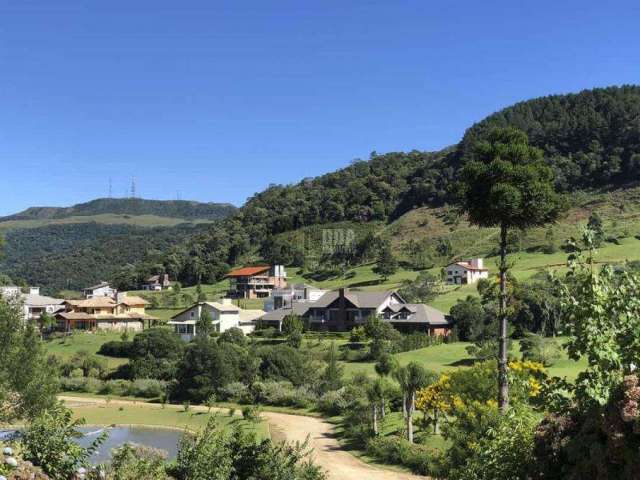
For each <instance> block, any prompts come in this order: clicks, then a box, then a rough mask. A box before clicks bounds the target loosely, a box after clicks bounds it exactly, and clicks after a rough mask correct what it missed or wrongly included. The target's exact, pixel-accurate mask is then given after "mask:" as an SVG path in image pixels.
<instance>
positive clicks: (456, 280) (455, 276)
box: [445, 258, 489, 285]
mask: <svg viewBox="0 0 640 480" xmlns="http://www.w3.org/2000/svg"><path fill="white" fill-rule="evenodd" d="M483 264H484V262H483V260H482V258H472V259H471V260H461V261H459V262H454V263H450V264H449V265H447V266H446V268H445V271H446V273H447V283H449V284H451V285H465V284H467V283H476V282H477V281H478V280H480V279H481V278H489V270H488V269H486V268H484V265H483Z"/></svg>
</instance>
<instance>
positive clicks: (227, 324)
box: [171, 303, 249, 341]
mask: <svg viewBox="0 0 640 480" xmlns="http://www.w3.org/2000/svg"><path fill="white" fill-rule="evenodd" d="M203 308H204V309H206V310H207V311H208V312H209V314H210V315H211V323H212V324H213V326H214V328H215V330H216V331H218V332H220V333H222V332H226V331H227V330H229V329H230V328H233V327H237V328H240V315H239V314H238V310H233V311H221V310H218V309H217V308H215V306H213V305H209V304H208V303H204V304H196V305H193V306H192V307H191V308H189V309H187V310H185V311H183V312H181V313H179V314H178V315H176V316H175V317H173V318H172V320H171V324H172V325H173V326H174V332H175V333H178V334H180V336H181V337H182V339H183V340H186V341H189V340H192V339H193V337H194V336H195V335H197V333H198V332H197V326H196V325H195V323H197V322H198V320H199V319H200V315H201V314H202V309H203ZM177 324H184V325H188V324H193V328H192V329H189V328H186V327H185V326H183V325H177ZM248 327H249V326H247V329H248ZM242 330H243V331H245V329H242ZM245 333H247V332H245Z"/></svg>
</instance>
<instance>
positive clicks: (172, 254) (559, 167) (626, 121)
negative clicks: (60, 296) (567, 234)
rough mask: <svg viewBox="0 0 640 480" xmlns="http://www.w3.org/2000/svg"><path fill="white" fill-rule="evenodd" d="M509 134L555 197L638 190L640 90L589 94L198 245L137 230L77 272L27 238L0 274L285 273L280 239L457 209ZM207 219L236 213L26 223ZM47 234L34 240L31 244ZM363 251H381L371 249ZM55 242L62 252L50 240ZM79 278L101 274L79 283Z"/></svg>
mask: <svg viewBox="0 0 640 480" xmlns="http://www.w3.org/2000/svg"><path fill="white" fill-rule="evenodd" d="M506 125H512V126H515V127H517V128H519V129H521V130H523V131H525V132H526V133H527V134H528V136H529V139H530V143H531V144H533V145H535V146H537V147H539V148H541V149H542V150H543V152H544V158H545V161H546V162H547V163H548V164H549V165H550V166H552V167H553V168H554V170H555V179H556V188H557V190H558V191H560V192H570V191H575V190H585V189H591V190H592V189H608V188H613V187H623V186H627V185H633V184H636V183H637V182H638V179H639V178H640V86H622V87H610V88H600V89H593V90H587V91H583V92H580V93H577V94H569V95H553V96H548V97H543V98H538V99H533V100H528V101H525V102H521V103H518V104H516V105H513V106H511V107H508V108H505V109H504V110H501V111H499V112H497V113H494V114H492V115H490V116H488V117H487V118H486V119H484V120H482V121H481V122H479V123H477V124H475V125H473V126H472V127H471V128H469V129H468V130H467V131H466V132H465V134H464V137H463V138H462V141H461V142H460V143H459V144H458V145H455V146H452V147H449V148H447V149H444V150H442V151H440V152H419V151H411V152H408V153H403V152H392V153H386V154H384V155H379V154H377V153H375V152H373V153H372V154H371V156H370V158H369V159H368V160H354V161H353V162H352V163H351V165H349V166H348V167H346V168H343V169H341V170H338V171H335V172H332V173H328V174H326V175H322V176H319V177H316V178H307V179H304V180H302V181H300V182H299V183H296V184H292V185H271V186H270V187H269V188H267V189H266V190H264V191H262V192H260V193H257V194H255V195H254V196H253V197H251V198H250V199H249V200H248V201H247V203H246V204H245V205H244V206H243V207H241V208H240V209H237V210H235V211H234V213H233V214H231V215H230V216H228V217H227V218H225V219H222V220H220V221H218V222H215V223H214V224H213V225H209V226H207V227H206V228H203V229H198V230H197V231H196V232H195V233H194V232H191V231H189V230H187V231H184V230H183V229H180V228H177V229H169V230H166V229H165V230H162V229H157V230H155V231H154V232H153V233H144V234H141V233H140V231H138V230H136V229H132V230H131V231H132V232H137V233H135V234H132V235H133V236H132V240H131V242H132V245H138V247H133V248H130V249H128V250H127V251H126V252H123V253H122V254H120V253H119V249H118V248H117V247H116V248H114V247H112V246H109V245H108V244H109V242H104V241H101V242H100V245H99V248H97V249H95V252H105V253H92V256H91V257H90V258H91V260H86V259H85V260H83V262H86V263H83V265H82V267H77V266H74V264H75V263H76V262H75V261H71V262H68V261H63V258H64V259H66V260H68V259H69V258H73V257H69V255H68V253H67V254H66V255H63V254H60V253H59V250H56V249H55V248H49V246H48V245H47V243H46V242H45V243H37V242H28V241H26V238H28V237H29V234H27V233H13V234H10V235H9V242H8V243H9V245H8V248H7V258H6V260H5V263H4V271H5V272H7V273H10V274H14V275H17V276H18V278H22V279H28V280H29V281H36V280H37V281H40V282H42V283H44V284H46V285H56V286H59V284H60V281H58V280H57V279H63V278H65V279H66V278H68V276H67V274H68V275H70V276H71V278H74V280H73V282H72V283H74V285H75V284H78V283H86V280H88V278H90V277H91V278H95V279H99V278H104V277H105V276H106V277H108V276H109V272H112V273H113V272H114V271H116V270H117V275H118V278H120V279H126V278H128V279H129V283H134V282H135V279H136V278H138V277H139V276H140V275H142V274H144V273H146V272H148V271H153V270H157V269H163V270H165V271H167V272H169V273H170V274H171V275H172V276H173V277H174V278H177V279H179V280H180V281H182V282H183V283H185V284H194V283H196V282H197V281H202V282H214V281H216V280H219V279H220V278H221V277H222V276H223V275H224V273H225V272H226V271H227V270H228V269H229V268H230V266H232V265H234V264H235V263H237V262H239V261H240V262H242V261H246V260H247V259H251V258H255V257H256V256H261V257H263V258H265V259H267V260H271V259H281V261H284V262H285V263H286V262H287V259H292V258H295V257H296V255H297V253H298V252H296V251H295V248H292V246H291V245H287V244H284V243H283V242H282V241H280V242H279V241H278V239H277V238H276V236H277V235H278V234H281V233H283V232H292V231H295V230H299V229H301V228H303V227H310V226H314V225H323V224H327V223H336V222H342V221H346V222H356V223H358V224H363V225H364V224H372V223H374V222H375V223H379V224H385V223H386V222H389V221H391V220H394V219H396V218H398V217H400V216H401V215H402V214H404V213H406V212H408V211H410V210H412V209H414V208H416V207H420V206H431V207H438V206H443V205H447V204H451V203H453V202H454V200H455V198H454V196H453V195H454V193H453V192H454V190H455V189H454V188H452V187H453V186H454V184H455V181H456V179H457V173H458V170H459V169H460V168H461V166H462V165H464V163H465V162H466V161H468V160H469V159H471V158H473V155H474V152H473V149H472V145H473V144H474V143H475V142H476V141H477V140H478V139H481V138H483V137H484V136H485V135H486V134H487V133H488V132H489V131H491V130H492V129H493V128H495V127H502V126H506ZM203 209H204V210H205V213H203ZM207 209H211V210H210V212H211V217H207V218H217V217H216V214H215V213H214V212H218V213H219V214H220V215H222V214H229V213H231V212H232V211H233V207H229V206H224V205H214V204H195V205H194V204H193V203H191V202H161V204H157V205H156V204H155V203H154V202H152V201H147V200H139V199H128V200H111V199H99V200H95V201H93V202H89V203H87V204H83V205H78V206H75V207H71V209H61V210H55V211H50V210H49V209H47V210H44V211H43V210H39V209H29V210H27V211H25V212H23V213H22V214H19V216H20V218H43V216H47V215H48V216H49V218H50V217H51V216H56V215H63V216H64V215H80V214H89V212H90V213H93V214H95V213H107V212H108V213H125V212H126V213H129V214H133V213H135V214H142V213H148V214H162V215H164V216H177V217H180V218H195V217H197V218H202V216H203V215H206V211H208V210H207ZM85 212H86V213H85ZM87 228H88V229H89V230H95V229H98V228H99V227H96V226H93V227H87ZM109 228H110V227H109ZM109 228H108V229H109ZM125 230H126V229H125ZM47 232H48V231H47V230H38V231H36V232H32V235H36V236H37V235H45V234H47ZM176 232H178V233H177V234H176ZM83 235H84V232H83V231H82V230H78V231H77V232H76V233H74V234H73V237H74V239H75V240H77V241H79V242H80V243H79V247H77V248H76V247H73V251H74V255H78V254H77V253H76V252H80V251H83V250H82V249H83V248H88V250H86V251H90V250H93V247H91V248H90V247H84V245H85V243H83V240H82V237H83ZM123 235H127V233H125V231H124V230H123V233H122V235H116V237H115V238H114V239H113V243H114V244H116V245H119V244H120V242H123V243H124V242H125V240H124V238H125V237H124V236H123ZM19 236H25V240H24V241H23V240H20V241H19V242H17V241H12V239H17V238H18V237H19ZM142 238H145V239H150V238H153V239H154V241H153V242H151V241H150V240H141V239H142ZM159 239H166V241H158V240H159ZM358 240H362V241H363V242H365V243H366V242H369V243H370V244H371V243H375V242H373V241H372V239H371V238H365V239H358ZM48 241H49V240H47V242H48ZM128 241H129V240H127V242H128ZM51 242H52V245H56V244H57V243H56V242H57V240H56V241H54V240H53V235H52V238H51ZM136 242H138V243H136ZM285 243H286V242H285ZM289 243H290V242H289ZM18 244H19V245H18ZM143 245H144V247H143ZM43 246H46V248H43ZM145 248H153V249H155V250H162V252H163V253H162V254H161V255H159V256H157V255H156V256H154V257H153V259H152V260H149V258H148V257H144V251H143V250H144V249H145ZM367 248H368V247H367V245H363V246H362V249H361V250H362V252H361V253H362V255H361V256H366V255H367V253H366V251H367ZM34 252H37V253H34ZM107 252H108V253H107ZM58 255H60V256H58ZM85 257H86V258H89V256H88V255H85V256H84V257H82V258H85ZM27 259H29V261H28V262H27ZM34 259H35V260H34ZM130 262H136V264H137V267H136V268H134V269H133V270H132V269H131V267H129V266H127V267H125V269H117V268H116V267H121V266H125V265H128V264H129V263H130ZM78 268H80V270H82V269H85V268H86V269H87V271H92V272H94V273H93V274H91V275H89V273H87V275H79V274H78V273H77V272H78ZM35 272H41V273H37V274H36V273H35ZM126 283H127V282H126V281H124V282H123V284H126ZM65 286H67V285H65ZM75 286H77V285H75Z"/></svg>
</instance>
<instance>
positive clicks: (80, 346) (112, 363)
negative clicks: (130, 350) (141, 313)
mask: <svg viewBox="0 0 640 480" xmlns="http://www.w3.org/2000/svg"><path fill="white" fill-rule="evenodd" d="M120 335H121V334H120V333H111V332H100V333H84V332H78V333H74V334H73V335H71V336H69V337H64V338H56V339H53V340H47V341H46V342H45V344H44V345H45V348H46V349H47V352H48V353H50V354H53V355H56V356H58V357H60V358H61V359H63V360H67V359H69V358H71V357H72V356H73V355H75V354H76V353H78V352H81V351H85V352H88V353H90V354H95V353H96V352H97V351H98V350H99V349H100V346H101V345H102V344H103V343H106V342H109V341H113V340H120ZM98 357H99V358H102V359H104V360H105V361H106V362H107V365H108V367H109V368H116V367H118V366H119V365H122V364H123V363H127V359H126V358H113V357H105V356H102V355H98Z"/></svg>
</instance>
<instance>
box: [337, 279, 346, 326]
mask: <svg viewBox="0 0 640 480" xmlns="http://www.w3.org/2000/svg"><path fill="white" fill-rule="evenodd" d="M346 323H347V301H346V299H345V298H344V288H340V289H338V329H339V330H342V329H344V328H345V325H346Z"/></svg>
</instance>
